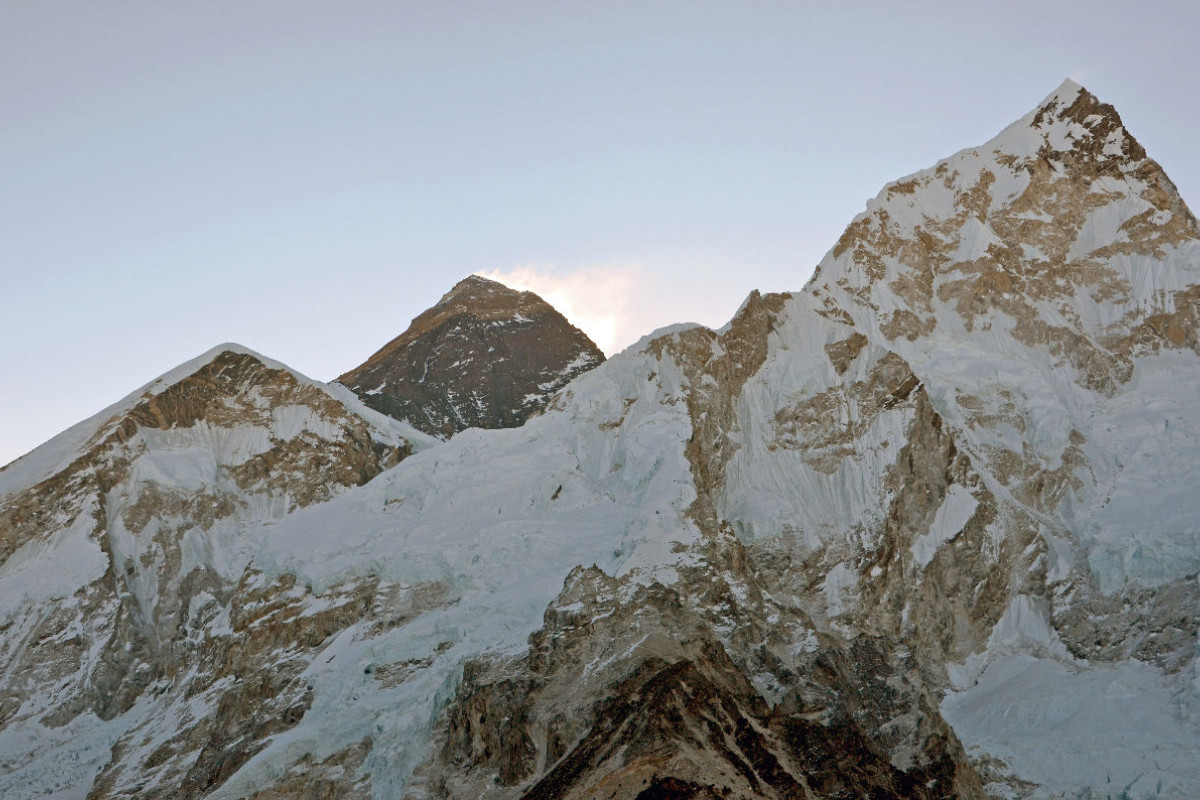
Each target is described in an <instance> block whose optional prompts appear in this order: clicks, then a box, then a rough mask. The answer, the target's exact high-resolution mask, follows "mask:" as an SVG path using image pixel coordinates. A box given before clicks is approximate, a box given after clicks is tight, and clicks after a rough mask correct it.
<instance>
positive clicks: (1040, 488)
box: [717, 81, 1200, 797]
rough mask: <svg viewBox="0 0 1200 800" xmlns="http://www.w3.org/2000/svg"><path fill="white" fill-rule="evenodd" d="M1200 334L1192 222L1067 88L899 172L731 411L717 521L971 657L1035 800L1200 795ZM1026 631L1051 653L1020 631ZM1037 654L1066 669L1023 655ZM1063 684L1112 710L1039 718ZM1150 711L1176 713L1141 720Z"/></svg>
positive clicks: (835, 589)
mask: <svg viewBox="0 0 1200 800" xmlns="http://www.w3.org/2000/svg"><path fill="white" fill-rule="evenodd" d="M1197 330H1200V229H1198V227H1197V224H1196V220H1195V218H1194V217H1193V216H1192V215H1191V213H1190V212H1189V211H1188V209H1187V207H1186V206H1185V205H1184V203H1183V201H1182V200H1181V199H1180V198H1179V196H1178V194H1177V192H1176V191H1175V189H1174V186H1173V185H1172V184H1171V182H1170V180H1169V179H1168V178H1167V177H1166V175H1165V174H1164V173H1163V172H1162V170H1161V168H1160V167H1159V166H1158V165H1157V164H1155V163H1154V162H1153V161H1151V160H1150V159H1149V158H1147V157H1146V155H1145V153H1144V151H1143V150H1142V148H1141V147H1140V146H1139V145H1138V144H1137V142H1136V141H1135V140H1134V139H1133V138H1132V137H1131V136H1130V135H1129V134H1128V132H1127V131H1126V130H1125V129H1124V127H1123V126H1122V124H1121V121H1120V119H1119V117H1118V116H1117V114H1116V112H1115V111H1114V110H1113V109H1112V108H1111V107H1109V106H1105V105H1103V104H1101V103H1099V101H1097V100H1096V99H1095V98H1094V97H1092V96H1091V95H1090V94H1088V93H1087V92H1086V91H1084V90H1082V89H1081V88H1080V87H1079V86H1077V85H1075V84H1073V83H1071V82H1069V81H1068V82H1067V83H1065V84H1063V86H1061V87H1060V88H1059V89H1058V90H1057V91H1055V92H1054V93H1053V94H1051V95H1050V96H1049V97H1048V98H1046V100H1045V101H1043V103H1042V104H1040V105H1039V106H1038V108H1037V109H1035V110H1034V111H1032V112H1031V113H1030V114H1028V115H1027V116H1026V117H1024V118H1023V119H1021V120H1019V121H1017V122H1016V123H1014V124H1013V125H1011V126H1010V127H1008V128H1006V129H1005V130H1004V131H1002V132H1001V133H1000V134H999V135H998V136H997V137H996V138H995V139H993V140H992V141H990V142H988V143H986V144H984V145H982V146H980V147H977V148H972V149H969V150H964V151H963V152H961V153H958V154H956V155H955V156H952V157H951V158H949V159H946V160H945V161H943V162H941V163H939V164H938V165H936V166H935V167H933V168H931V169H929V170H925V171H922V172H920V173H917V174H915V175H912V176H909V177H907V178H905V179H902V180H900V181H897V182H896V183H893V184H890V185H889V186H888V187H886V188H885V189H884V190H883V191H882V192H881V193H880V194H879V196H878V197H876V198H875V199H874V200H872V201H871V202H870V203H869V204H868V207H867V210H866V211H865V212H864V213H863V214H861V215H860V216H859V217H858V218H857V219H856V220H855V221H854V222H853V223H851V225H850V226H849V228H848V229H847V231H846V233H845V235H844V236H843V237H842V239H841V241H839V242H838V244H837V245H836V246H835V247H834V248H833V250H832V251H831V252H830V253H829V254H828V256H827V257H826V258H825V259H824V261H823V262H822V264H821V265H820V268H819V270H818V272H817V275H816V276H815V277H814V279H813V280H812V282H811V283H810V284H809V286H808V287H807V288H806V290H805V291H804V292H801V293H799V294H796V295H794V296H792V297H791V298H790V299H789V300H788V302H787V303H786V304H785V305H784V307H783V309H782V311H781V313H780V314H779V315H778V316H777V317H776V320H775V324H774V327H773V331H772V333H771V335H770V337H769V342H770V353H769V354H768V355H767V357H766V359H765V363H764V366H763V368H762V369H761V370H759V371H758V372H757V373H756V374H755V375H754V376H753V377H752V378H751V379H750V380H749V381H748V382H747V384H746V386H745V388H744V390H743V392H742V394H741V396H740V398H739V399H738V401H737V406H738V411H737V415H736V421H735V422H734V423H733V424H732V425H731V426H730V428H729V435H730V437H732V439H733V441H734V442H735V448H736V450H735V453H734V455H733V456H732V458H731V459H730V460H729V464H728V467H727V469H726V471H725V480H724V483H723V487H722V489H721V492H720V496H719V501H718V503H717V508H718V513H719V515H720V516H722V517H725V518H727V519H729V520H731V522H733V524H734V525H735V526H737V527H738V529H739V530H740V531H742V532H743V534H744V535H745V536H747V537H749V538H750V539H752V540H755V541H759V542H761V546H762V548H763V549H764V550H778V548H779V545H778V539H779V538H780V537H783V538H784V539H787V540H789V541H795V542H796V543H797V544H798V547H793V548H792V549H791V551H790V554H789V557H792V558H795V556H796V554H797V553H801V554H803V555H802V556H801V558H802V560H803V562H804V574H805V576H806V581H808V582H809V584H810V585H811V584H813V583H816V584H817V585H819V586H820V587H822V588H823V589H824V592H823V594H822V595H821V596H815V597H813V598H812V601H811V602H813V603H814V604H815V605H816V606H818V607H819V606H821V605H822V604H823V605H825V606H826V608H827V611H828V613H829V614H830V617H831V618H832V619H834V620H835V621H836V622H838V623H840V624H842V625H846V626H849V627H850V628H851V629H854V630H869V631H876V632H888V633H889V634H890V635H894V636H898V637H900V638H901V639H903V640H906V641H919V642H921V643H922V646H923V647H925V648H927V649H928V650H930V651H933V652H937V651H942V652H943V653H944V657H945V658H946V659H947V660H949V661H950V662H951V663H953V662H968V661H969V664H970V669H969V670H967V671H966V672H964V673H960V680H961V681H963V682H962V683H961V684H960V685H959V687H958V688H960V689H964V690H965V691H966V694H965V695H956V696H955V697H954V698H953V700H952V701H950V700H948V701H947V703H948V705H947V709H948V712H950V711H952V712H953V713H949V719H950V720H951V722H952V723H954V725H955V727H956V730H958V731H959V732H960V733H962V734H963V735H964V737H965V738H966V740H967V742H968V744H974V745H977V746H978V747H979V748H980V750H979V752H980V753H983V752H989V753H993V754H994V755H996V756H998V757H1002V758H1003V759H1005V760H1006V761H1007V762H1008V764H1009V766H1010V767H1011V768H1012V769H1013V770H1014V771H1015V773H1017V774H1018V775H1020V776H1021V777H1024V778H1027V779H1028V780H1030V781H1033V782H1035V783H1037V784H1040V785H1042V786H1043V789H1042V790H1039V792H1038V794H1039V796H1040V794H1041V793H1043V792H1046V791H1058V792H1076V791H1080V790H1081V787H1087V786H1091V787H1093V788H1094V789H1095V790H1096V791H1101V785H1103V786H1106V787H1107V786H1108V785H1109V784H1108V781H1109V780H1110V779H1111V781H1112V782H1113V785H1118V784H1119V787H1125V786H1128V787H1129V791H1130V792H1132V793H1133V795H1134V796H1141V795H1142V794H1148V795H1149V796H1155V794H1156V793H1159V792H1161V793H1162V796H1176V797H1190V796H1195V795H1196V794H1198V793H1200V783H1197V773H1196V771H1195V770H1194V768H1193V767H1192V765H1193V764H1194V763H1195V759H1196V753H1197V752H1198V751H1197V743H1198V741H1200V740H1198V739H1197V733H1198V727H1200V716H1197V699H1198V697H1200V695H1198V694H1197V691H1198V689H1200V684H1198V683H1197V682H1196V681H1197V672H1196V659H1195V655H1196V630H1197V627H1198V625H1200V592H1198V587H1197V581H1196V574H1197V571H1200V505H1198V500H1197V496H1196V491H1195V488H1196V487H1197V486H1200V466H1198V465H1200V362H1198V361H1197V354H1198V352H1200V342H1198V339H1197ZM909 371H911V372H909ZM888 388H894V389H896V390H901V391H912V392H913V394H914V396H919V395H924V397H925V398H926V400H927V403H928V406H927V407H923V406H922V405H921V404H920V403H918V404H917V407H916V408H913V409H911V410H908V409H907V408H906V403H904V402H895V400H896V397H895V394H894V393H893V394H888V393H887V392H886V391H885V390H886V389H888ZM922 415H924V416H925V417H927V419H928V424H925V425H924V432H921V430H920V429H921V427H922V426H921V425H914V420H916V419H917V418H918V417H920V416H922ZM918 421H919V420H918ZM905 428H908V430H909V433H908V434H907V435H906V434H905V433H904V430H905ZM934 434H937V435H936V436H935V435H934ZM939 439H940V440H941V444H940V445H937V441H936V440H939ZM936 446H940V447H941V448H942V450H943V451H944V453H943V456H944V457H943V458H942V460H941V463H940V465H939V464H930V465H926V468H925V469H922V468H921V464H920V460H921V459H922V458H926V459H927V458H928V457H929V456H930V454H931V450H933V449H936ZM902 447H903V448H906V449H905V450H904V451H903V452H900V454H899V455H900V458H899V459H898V458H897V453H898V450H899V448H902ZM939 472H940V473H941V474H939ZM814 567H815V569H814ZM822 576H824V577H822ZM817 582H819V583H817ZM1029 598H1033V599H1034V601H1035V602H1033V604H1032V605H1027V606H1023V607H1027V608H1029V609H1036V611H1029V612H1027V613H1026V614H1024V615H1023V616H1022V617H1021V618H1020V620H1019V622H1017V623H1013V622H1012V614H1011V608H1012V606H1011V603H1014V602H1017V603H1027V601H1028V600H1029ZM948 607H949V608H951V609H953V611H952V613H950V614H947V613H946V609H947V608H948ZM956 607H957V608H956ZM1006 624H1016V625H1017V626H1018V628H1019V629H1023V628H1024V627H1027V626H1030V625H1032V626H1033V630H1034V631H1051V633H1052V638H1053V640H1054V642H1055V643H1056V646H1055V647H1049V646H1047V645H1046V643H1045V642H1043V641H1042V640H1043V639H1045V638H1046V637H1045V636H1039V635H1028V636H1021V637H1017V640H1016V641H1017V642H1018V644H1014V640H1013V638H1012V637H1000V638H999V639H998V638H997V636H996V633H995V631H993V630H992V626H993V625H996V626H998V627H997V628H996V630H1000V629H1001V628H1002V627H1003V626H1004V625H1006ZM989 631H991V633H989ZM1047 635H1049V634H1047ZM1060 637H1061V640H1060ZM1064 643H1065V644H1064ZM981 651H982V653H983V655H978V654H979V653H980V652H981ZM1030 652H1032V653H1035V654H1036V655H1038V656H1039V657H1042V658H1048V659H1050V661H1049V662H1047V663H1044V664H1043V663H1042V662H1038V665H1037V666H1033V667H1029V668H1025V667H1024V666H1021V667H1018V666H1016V665H1018V664H1020V665H1024V664H1025V663H1026V662H1025V661H1024V660H1022V659H1028V658H1029V656H1028V655H1027V653H1030ZM1008 653H1013V655H1011V656H1009V655H1005V654H1008ZM972 654H976V655H974V656H972ZM968 657H970V658H968ZM1009 659H1014V660H1009ZM1127 659H1137V661H1127ZM1112 662H1116V663H1118V664H1121V665H1122V666H1104V665H1106V664H1108V663H1112ZM1141 662H1147V663H1141ZM1125 664H1128V666H1124V665H1125ZM1148 664H1153V665H1154V667H1150V666H1148ZM1105 676H1107V677H1105ZM976 680H978V681H979V682H978V684H976V683H975V681H976ZM1116 685H1119V686H1123V687H1125V688H1124V689H1123V690H1122V691H1120V692H1114V691H1110V690H1106V691H1101V692H1098V691H1097V687H1098V686H1116ZM971 686H974V687H975V688H969V687H971ZM1051 686H1052V687H1053V689H1052V690H1051V689H1049V687H1051ZM1042 691H1053V692H1054V693H1055V694H1057V695H1058V696H1059V698H1060V702H1059V704H1058V706H1057V707H1058V708H1062V709H1071V708H1074V709H1083V708H1085V707H1087V708H1090V709H1091V711H1090V716H1088V717H1078V718H1074V719H1075V721H1074V722H1071V721H1069V720H1067V718H1069V717H1071V714H1070V713H1069V712H1067V711H1063V712H1062V720H1061V721H1055V720H1054V719H1049V720H1045V719H1042V720H1041V722H1039V723H1037V724H1034V722H1033V720H1035V719H1040V717H1038V714H1039V713H1040V711H1039V709H1040V704H1041V703H1042V702H1043V701H1042V699H1041V696H1040V695H1039V692H1042ZM1168 696H1173V697H1174V698H1175V699H1174V700H1172V701H1171V702H1170V703H1169V704H1164V701H1165V698H1166V697H1168ZM984 697H986V699H980V698H984ZM1139 702H1145V703H1148V704H1150V705H1151V706H1152V707H1153V708H1154V711H1153V712H1152V714H1153V715H1159V716H1158V717H1156V720H1157V721H1155V722H1154V724H1149V723H1147V724H1145V725H1140V724H1132V723H1130V724H1121V723H1120V722H1119V721H1120V720H1129V719H1130V715H1129V707H1130V704H1136V703H1139ZM1005 715H1011V716H1012V717H1013V718H1016V719H1022V720H1025V722H1026V723H1028V724H1025V723H1022V724H1008V725H999V726H998V725H996V724H994V720H995V719H997V718H1000V717H1005ZM1085 719H1087V720H1090V722H1088V723H1086V724H1085V723H1084V722H1083V720H1085ZM1104 719H1111V720H1113V723H1112V724H1110V725H1107V726H1105V725H1102V724H1099V721H1101V720H1104ZM989 720H991V722H989ZM1106 732H1107V733H1108V734H1109V735H1108V736H1106ZM1064 742H1069V744H1066V745H1064ZM1089 748H1091V750H1090V752H1086V753H1085V751H1088V750H1089ZM1106 748H1107V749H1119V750H1121V751H1122V753H1123V754H1124V756H1123V757H1122V758H1120V759H1113V758H1105V757H1104V756H1103V755H1102V754H1103V753H1104V752H1105V750H1106ZM1047 754H1053V755H1051V756H1050V757H1049V760H1047ZM1053 759H1061V760H1064V761H1069V762H1071V763H1070V766H1069V767H1068V766H1064V767H1062V769H1060V770H1058V771H1057V772H1056V771H1055V769H1054V768H1053V767H1052V766H1051V765H1052V763H1053ZM997 791H1000V790H999V789H997ZM1006 791H1007V790H1006ZM1014 791H1015V789H1014Z"/></svg>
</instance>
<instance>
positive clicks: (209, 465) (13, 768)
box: [0, 82, 1200, 800]
mask: <svg viewBox="0 0 1200 800" xmlns="http://www.w3.org/2000/svg"><path fill="white" fill-rule="evenodd" d="M452 294H453V293H452ZM1198 303H1200V228H1198V227H1197V223H1196V220H1195V218H1194V217H1193V216H1192V215H1191V213H1190V212H1189V211H1188V209H1187V207H1186V206H1185V205H1184V203H1183V201H1182V200H1181V199H1180V198H1179V196H1178V193H1177V192H1176V191H1175V188H1174V187H1173V186H1172V185H1171V183H1170V181H1169V180H1168V179H1167V177H1166V175H1165V174H1164V173H1163V171H1162V170H1161V168H1160V167H1159V166H1158V165H1157V164H1155V163H1154V162H1153V161H1151V160H1150V159H1149V158H1148V157H1147V156H1146V154H1145V153H1144V151H1143V150H1142V148H1141V147H1140V146H1139V145H1138V144H1137V142H1136V141H1135V140H1134V139H1133V138H1132V137H1131V136H1130V135H1129V134H1128V133H1127V132H1126V131H1125V129H1124V126H1123V125H1122V123H1121V121H1120V119H1119V117H1118V116H1117V114H1116V112H1115V111H1114V110H1113V109H1112V108H1111V107H1108V106H1105V105H1103V104H1101V103H1100V102H1099V101H1097V100H1096V99H1095V98H1094V97H1093V96H1092V95H1090V94H1089V93H1087V92H1086V91H1084V90H1083V89H1081V88H1080V87H1078V86H1077V85H1075V84H1072V83H1070V82H1068V83H1066V84H1064V85H1063V86H1062V87H1060V88H1059V89H1058V90H1057V91H1056V92H1055V93H1054V94H1052V95H1051V96H1050V97H1048V98H1047V99H1046V100H1045V101H1044V102H1043V103H1042V104H1040V105H1039V106H1038V108H1036V109H1035V110H1034V111H1032V112H1031V113H1030V114H1028V115H1027V116H1026V117H1024V118H1022V119H1021V120H1019V121H1017V122H1016V123H1014V124H1013V125H1012V126H1010V127H1009V128H1007V129H1005V130H1004V131H1002V132H1001V133H1000V134H999V135H998V136H997V137H996V138H995V139H993V140H992V141H990V142H988V143H986V144H985V145H982V146H980V147H977V148H972V149H969V150H964V151H962V152H960V153H958V154H956V155H954V156H952V157H950V158H948V159H946V160H945V161H943V162H940V163H939V164H937V165H935V166H934V167H933V168H931V169H929V170H926V171H924V172H920V173H917V174H915V175H912V176H909V177H908V178H905V179H903V180H901V181H898V182H896V183H893V184H890V185H889V186H887V187H885V189H884V190H883V191H882V192H881V193H880V195H879V196H878V197H876V198H875V199H874V200H872V201H871V202H870V203H868V206H867V209H866V211H865V212H864V213H863V214H861V215H860V216H859V217H858V218H856V219H855V220H854V221H853V222H852V223H851V225H850V226H849V228H848V229H847V231H846V233H845V234H844V235H843V237H842V238H841V240H840V241H839V242H838V243H837V244H836V245H835V246H834V248H833V249H832V250H831V251H830V253H829V254H828V255H827V256H826V258H825V259H824V260H823V261H822V263H821V265H820V267H819V269H818V271H817V273H816V275H815V276H814V278H813V279H812V281H811V282H810V283H809V284H808V285H807V286H806V287H805V288H804V290H802V291H800V292H797V293H795V294H775V295H759V294H758V293H754V294H752V295H751V296H750V298H748V299H747V301H746V302H745V303H744V304H743V306H742V308H741V309H740V310H739V311H738V313H737V315H736V316H735V317H734V319H733V320H732V321H731V322H730V323H729V324H728V325H727V326H726V327H725V328H723V329H721V330H719V331H713V330H709V329H707V328H702V327H698V326H678V327H675V328H671V329H666V330H663V331H659V332H656V333H655V334H652V335H650V336H648V337H646V338H645V339H643V340H642V341H641V342H639V343H638V344H636V345H634V346H633V347H631V348H629V349H628V350H626V351H625V352H623V353H621V354H619V355H617V356H614V357H613V358H612V359H610V360H609V361H607V362H606V363H604V364H603V365H601V366H600V367H598V368H596V369H594V370H591V371H589V372H587V373H586V374H583V375H580V376H579V377H578V378H576V379H575V380H574V381H572V382H571V383H569V384H568V385H567V386H566V387H565V388H564V389H563V390H562V391H560V392H559V393H558V394H557V395H556V396H555V397H554V399H553V400H552V401H551V402H550V404H549V406H548V407H547V409H546V412H545V413H544V414H541V415H538V416H535V417H533V418H532V419H530V420H529V421H528V422H527V424H525V425H524V426H523V427H520V428H515V429H509V430H495V431H483V430H465V431H462V432H461V433H459V434H458V435H456V436H454V438H453V439H451V440H450V441H447V442H435V441H434V440H431V439H429V438H427V437H424V436H422V435H421V434H419V433H417V432H416V431H413V430H412V429H411V428H408V427H406V426H403V425H401V424H400V423H395V422H393V421H391V420H389V419H388V418H386V417H382V416H380V415H378V414H374V413H373V412H371V411H370V410H368V409H366V408H364V407H363V406H362V405H361V404H359V403H358V402H357V401H356V400H355V399H354V398H353V397H352V396H350V394H349V393H348V392H346V391H345V390H344V389H342V388H341V387H338V386H337V385H334V386H331V387H326V386H322V385H319V384H315V383H313V382H310V381H307V380H305V379H301V378H299V377H298V376H295V375H294V374H293V373H290V372H288V371H287V370H286V369H284V368H282V367H281V366H279V365H273V364H269V363H268V362H266V361H265V360H264V359H261V358H259V357H256V356H253V355H252V354H248V353H245V352H240V351H237V350H234V351H232V352H228V353H225V352H220V353H214V354H210V355H209V356H206V357H204V358H202V359H201V360H200V362H198V363H195V364H193V365H191V366H188V367H187V368H181V370H177V371H176V372H175V373H173V374H172V375H171V376H168V377H167V378H164V379H163V380H162V381H160V382H159V384H157V385H156V386H154V387H151V388H150V389H148V390H146V391H145V392H143V393H141V394H135V395H133V396H131V398H130V399H129V400H128V401H126V402H125V403H124V404H122V405H120V406H119V407H118V408H116V409H110V410H109V412H105V413H104V414H102V415H100V416H99V417H97V418H96V419H95V420H93V421H90V422H89V423H84V424H83V425H82V426H81V427H80V428H78V429H73V430H72V431H68V432H67V433H66V434H64V435H63V436H62V437H60V438H59V439H57V440H54V441H52V442H51V443H49V444H48V445H46V446H45V447H44V448H42V449H40V450H38V451H35V452H34V453H33V454H31V455H30V456H27V457H26V458H25V459H22V460H20V461H18V462H15V463H14V464H13V465H10V466H9V467H8V468H6V469H5V470H4V471H2V472H0V506H2V513H3V516H2V517H0V519H3V520H4V522H3V525H4V526H5V527H4V528H3V529H2V530H0V533H2V536H0V557H2V558H3V559H4V560H3V562H2V563H0V598H3V601H4V607H3V609H2V611H3V614H4V617H3V621H2V622H0V625H2V626H3V627H2V628H0V648H3V652H4V654H5V658H4V660H3V661H0V663H4V664H8V665H11V666H8V667H5V668H4V669H3V672H2V673H0V676H2V677H0V759H3V761H2V763H3V765H4V766H3V769H0V795H3V796H10V795H11V796H30V797H35V796H60V797H67V796H79V797H82V796H85V795H86V796H91V797H97V798H99V797H214V798H216V797H225V798H240V797H257V798H282V797H312V796H331V797H332V796H336V797H374V798H395V797H413V798H429V797H448V798H459V797H472V798H476V797H478V798H631V799H634V800H650V799H651V798H717V797H769V798H835V797H839V798H840V797H896V798H918V797H930V798H933V797H937V798H943V797H961V798H984V797H991V798H1017V797H1037V798H1052V797H1057V798H1068V797H1070V798H1092V797H1104V796H1109V795H1111V796H1114V797H1116V796H1126V797H1137V798H1143V797H1159V798H1194V797H1197V796H1200V767H1198V766H1197V765H1198V764H1200V661H1198V660H1197V630H1198V628H1200V583H1198V581H1197V574H1198V572H1200V524H1198V523H1197V520H1200V500H1198V499H1197V497H1196V493H1195V487H1196V486H1198V485H1200V467H1198V466H1197V465H1198V464H1200V360H1198V356H1200V343H1198V341H1197V338H1196V331H1197V329H1198V327H1197V326H1198V323H1200V309H1198ZM430 313H432V312H430ZM406 335H407V334H406ZM439 357H442V356H441V355H439ZM369 363H370V362H368V364H369ZM222 376H227V379H226V377H222ZM368 383H370V381H367V382H364V383H362V384H361V386H367V384H368ZM368 388H370V389H373V388H374V386H369V387H368ZM160 398H161V399H160ZM410 416H411V415H410ZM397 462H398V463H397ZM67 787H71V788H69V789H68V788H67ZM59 791H64V792H65V794H59V795H54V793H55V792H59Z"/></svg>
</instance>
